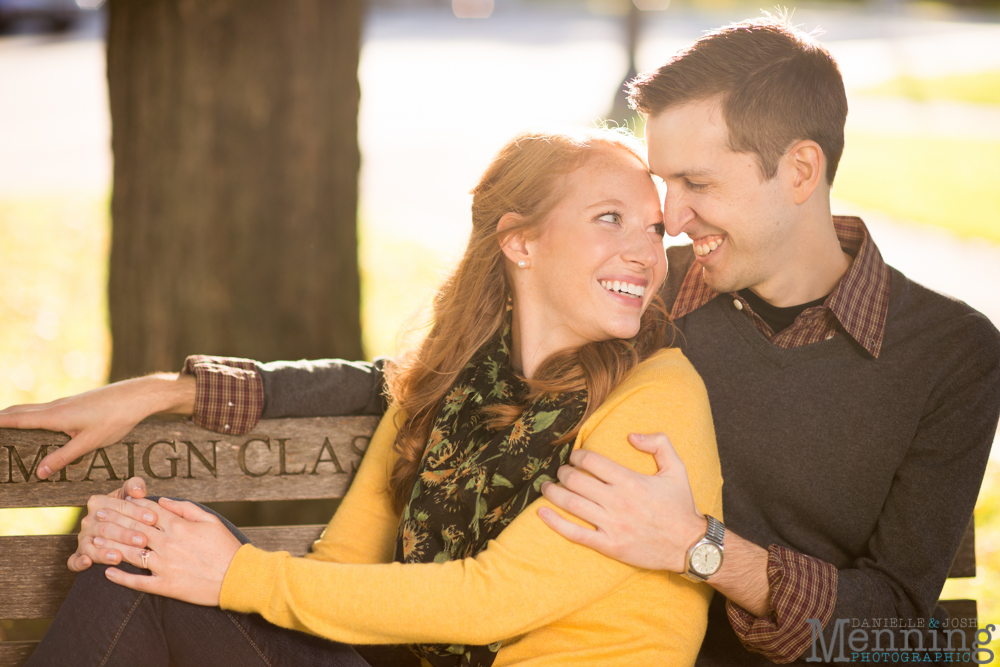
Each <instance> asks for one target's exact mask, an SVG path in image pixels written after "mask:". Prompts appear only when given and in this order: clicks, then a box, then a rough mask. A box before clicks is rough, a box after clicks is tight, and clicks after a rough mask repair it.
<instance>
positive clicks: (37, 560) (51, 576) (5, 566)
mask: <svg viewBox="0 0 1000 667" xmlns="http://www.w3.org/2000/svg"><path fill="white" fill-rule="evenodd" d="M323 528H325V526H322V525H307V526H280V527H276V528H246V529H243V532H244V533H245V534H246V536H247V537H249V538H250V540H251V541H252V542H253V543H254V544H256V545H257V546H259V547H260V548H262V549H266V550H268V551H289V552H291V553H292V555H294V556H301V555H303V554H304V553H306V552H307V551H309V547H310V546H311V545H312V543H313V542H314V541H315V540H316V539H317V538H318V537H319V535H320V533H321V532H322V531H323ZM75 550H76V536H75V535H37V536H25V537H0V582H3V587H2V588H3V595H2V596H0V618H2V619H22V618H52V617H54V616H55V615H56V612H57V611H58V610H59V606H60V605H61V604H62V602H63V600H64V599H65V598H66V595H67V594H68V593H69V589H70V587H71V586H72V585H73V581H74V579H75V578H76V574H75V573H73V572H70V571H69V570H68V569H66V560H67V559H68V558H69V556H70V554H72V553H73V552H74V551H75ZM0 664H2V663H0Z"/></svg>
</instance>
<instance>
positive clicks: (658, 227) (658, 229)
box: [650, 222, 667, 236]
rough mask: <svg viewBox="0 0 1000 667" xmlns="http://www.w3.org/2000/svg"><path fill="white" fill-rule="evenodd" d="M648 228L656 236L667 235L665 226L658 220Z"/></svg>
mask: <svg viewBox="0 0 1000 667" xmlns="http://www.w3.org/2000/svg"><path fill="white" fill-rule="evenodd" d="M650 230H652V232H653V233H654V234H656V235H657V236H666V235H667V228H666V226H665V225H664V224H663V223H662V222H659V223H657V224H655V225H653V226H652V227H650Z"/></svg>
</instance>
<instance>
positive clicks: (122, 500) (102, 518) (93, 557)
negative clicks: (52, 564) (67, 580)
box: [66, 477, 158, 572]
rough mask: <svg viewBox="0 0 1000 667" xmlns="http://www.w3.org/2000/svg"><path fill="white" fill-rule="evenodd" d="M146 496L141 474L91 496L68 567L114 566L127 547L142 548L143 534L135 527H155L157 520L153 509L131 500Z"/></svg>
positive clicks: (143, 542)
mask: <svg viewBox="0 0 1000 667" xmlns="http://www.w3.org/2000/svg"><path fill="white" fill-rule="evenodd" d="M145 497H146V482H145V481H143V479H142V478H141V477H133V478H132V479H130V480H128V481H127V482H125V484H124V486H122V488H120V489H116V490H115V491H114V492H112V493H109V494H108V495H106V496H91V497H90V500H88V501H87V516H85V517H84V518H83V522H82V523H81V525H80V534H79V535H78V536H77V547H76V553H74V554H73V555H72V556H70V557H69V560H68V561H67V562H66V565H67V567H69V569H71V570H73V571H74V572H83V571H84V570H86V569H87V568H88V567H90V566H91V565H93V564H94V563H103V564H105V565H117V564H118V563H120V562H121V559H122V549H124V548H125V547H126V546H128V547H138V548H140V549H141V548H143V547H145V546H146V535H145V534H143V533H142V532H140V531H138V530H136V526H138V525H143V526H155V525H156V522H157V519H158V517H157V513H156V512H153V511H151V510H150V509H149V508H146V507H141V506H139V505H138V504H136V503H135V502H133V500H138V499H141V498H145Z"/></svg>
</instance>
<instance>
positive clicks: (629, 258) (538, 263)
mask: <svg viewBox="0 0 1000 667" xmlns="http://www.w3.org/2000/svg"><path fill="white" fill-rule="evenodd" d="M561 185H562V188H563V193H564V194H563V197H562V199H561V201H560V202H559V203H558V205H557V206H556V207H555V209H554V210H553V211H552V212H551V214H550V215H549V216H548V218H547V219H546V220H545V221H544V222H543V223H542V225H541V233H540V234H539V235H538V236H537V237H535V238H534V239H530V240H526V241H525V247H526V248H527V251H528V257H529V266H528V267H527V268H525V269H517V268H515V269H513V270H514V271H515V272H520V275H519V276H518V277H519V278H520V279H519V280H516V281H515V284H516V287H515V289H516V292H517V294H516V298H517V299H518V300H519V301H520V302H521V304H523V305H528V306H529V309H530V310H529V312H530V313H531V314H532V317H533V319H535V320H536V324H537V325H538V326H540V327H541V329H539V331H542V332H544V333H545V335H551V336H555V337H556V338H557V339H559V341H560V345H558V347H570V346H579V345H582V344H586V343H588V342H591V341H598V340H608V339H611V338H631V337H633V336H635V335H636V334H637V333H638V331H639V318H640V316H641V315H642V313H643V312H644V311H645V310H646V307H647V306H648V305H649V302H650V300H651V299H652V298H653V297H654V296H655V294H656V292H657V290H658V289H659V287H660V284H661V283H662V282H663V278H664V276H665V275H666V257H665V256H664V250H663V212H662V210H661V208H660V199H659V196H658V194H657V190H656V186H655V185H654V184H653V181H652V179H651V177H650V176H649V173H648V172H647V170H646V167H645V166H644V165H643V164H642V162H640V161H639V160H638V159H637V158H636V157H635V156H634V155H632V154H631V153H629V152H628V151H626V150H624V149H620V148H611V147H609V148H606V149H600V152H599V153H597V154H595V155H594V156H592V157H591V158H590V159H588V160H587V162H586V163H585V164H584V165H583V166H581V167H580V168H578V169H576V170H575V171H573V172H571V173H569V174H567V175H566V176H564V177H563V182H562V183H561ZM526 300H530V304H527V303H525V301H526ZM519 309H520V308H519ZM522 324H527V322H523V323H522ZM533 328H534V327H533ZM549 342H550V343H551V342H553V341H549Z"/></svg>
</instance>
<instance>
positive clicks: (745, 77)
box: [629, 15, 847, 185]
mask: <svg viewBox="0 0 1000 667" xmlns="http://www.w3.org/2000/svg"><path fill="white" fill-rule="evenodd" d="M716 97H718V98H719V100H720V102H721V106H722V114H723V118H725V120H726V126H727V127H728V129H729V148H730V149H732V150H733V151H736V152H739V153H753V154H755V155H756V156H757V162H758V168H759V170H760V175H761V180H770V179H772V178H774V177H775V175H777V173H778V161H779V160H780V159H781V156H782V155H784V154H785V152H786V151H787V150H788V149H789V148H790V147H791V146H792V144H794V143H795V142H797V141H801V140H803V139H811V140H812V141H815V142H816V143H818V144H819V145H820V147H821V148H822V149H823V154H824V155H825V156H826V160H827V166H826V180H827V183H829V184H831V185H832V184H833V177H834V175H835V174H836V173H837V165H838V164H839V163H840V156H841V154H842V153H843V152H844V123H845V122H846V121H847V94H846V93H845V92H844V80H843V78H842V77H841V75H840V70H839V69H838V67H837V63H836V61H834V59H833V57H832V56H831V55H830V52H829V51H827V50H826V49H825V48H824V47H823V46H822V45H821V44H819V43H818V42H817V41H816V40H814V39H812V38H811V37H810V36H809V35H806V34H805V33H803V32H802V31H801V30H798V29H797V28H795V27H794V26H792V25H791V24H790V23H789V21H788V19H787V18H786V17H785V16H771V15H767V16H765V17H761V18H759V19H750V20H747V21H742V22H740V23H734V24H732V25H728V26H726V27H724V28H720V29H718V30H715V31H713V32H711V33H708V34H706V35H705V36H704V37H701V38H700V39H698V41H696V42H695V43H694V44H692V45H691V46H690V47H689V48H687V49H685V50H683V51H680V52H678V53H677V55H675V56H674V57H673V58H671V59H670V60H669V61H668V62H667V64H665V65H663V66H662V67H661V68H660V69H658V70H656V71H655V72H653V73H651V74H642V75H640V76H638V77H636V78H635V80H633V81H632V82H631V83H630V84H629V101H630V104H631V106H632V108H634V109H637V110H638V111H639V112H640V113H642V114H643V115H644V116H646V117H647V118H648V117H650V116H655V115H657V114H659V113H660V112H662V111H665V110H666V109H667V108H669V107H674V106H678V105H681V104H684V103H687V102H697V101H702V100H706V99H711V98H716Z"/></svg>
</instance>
